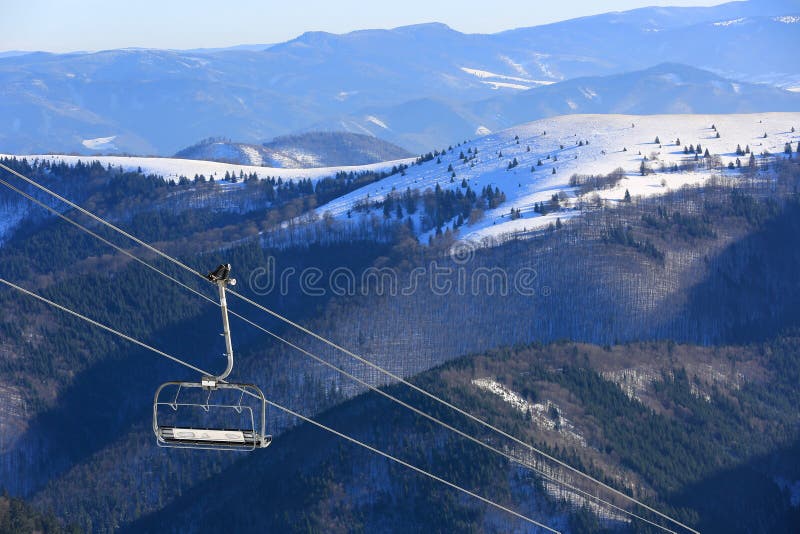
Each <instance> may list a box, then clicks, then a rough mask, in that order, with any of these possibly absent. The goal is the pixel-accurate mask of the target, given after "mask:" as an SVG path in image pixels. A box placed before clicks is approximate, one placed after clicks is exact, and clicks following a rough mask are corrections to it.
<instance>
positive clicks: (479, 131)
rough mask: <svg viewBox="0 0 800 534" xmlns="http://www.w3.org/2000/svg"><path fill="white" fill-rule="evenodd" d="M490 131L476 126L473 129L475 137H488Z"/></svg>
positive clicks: (484, 127)
mask: <svg viewBox="0 0 800 534" xmlns="http://www.w3.org/2000/svg"><path fill="white" fill-rule="evenodd" d="M490 133H492V131H491V130H490V129H489V128H487V127H486V126H478V127H477V128H476V129H475V135H489V134H490Z"/></svg>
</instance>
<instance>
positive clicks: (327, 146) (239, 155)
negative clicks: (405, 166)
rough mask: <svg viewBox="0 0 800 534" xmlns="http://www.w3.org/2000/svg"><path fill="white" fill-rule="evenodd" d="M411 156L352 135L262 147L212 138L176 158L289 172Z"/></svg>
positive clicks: (306, 137)
mask: <svg viewBox="0 0 800 534" xmlns="http://www.w3.org/2000/svg"><path fill="white" fill-rule="evenodd" d="M410 156H412V154H411V153H410V152H408V151H407V150H405V149H403V148H400V147H399V146H397V145H393V144H391V143H388V142H386V141H383V140H382V139H379V138H378V137H374V136H371V135H364V134H356V133H348V132H312V133H306V134H298V135H288V136H282V137H276V138H275V139H273V140H272V141H271V142H269V143H263V144H260V145H257V144H247V143H236V142H231V141H228V140H220V139H214V138H212V139H207V140H204V141H201V142H199V143H197V144H194V145H192V146H190V147H187V148H185V149H183V150H180V151H178V152H177V153H176V154H175V157H176V158H184V159H197V160H209V161H221V162H225V163H236V164H239V165H263V166H267V167H275V168H286V169H297V168H309V167H335V166H339V165H367V164H370V163H379V162H381V161H391V160H397V159H403V158H408V157H410Z"/></svg>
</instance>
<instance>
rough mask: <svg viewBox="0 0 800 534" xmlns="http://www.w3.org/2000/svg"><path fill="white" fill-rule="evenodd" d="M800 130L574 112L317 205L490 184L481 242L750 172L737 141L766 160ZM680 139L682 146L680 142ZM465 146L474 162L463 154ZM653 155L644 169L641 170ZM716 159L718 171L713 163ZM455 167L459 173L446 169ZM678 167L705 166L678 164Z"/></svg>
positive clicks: (336, 206)
mask: <svg viewBox="0 0 800 534" xmlns="http://www.w3.org/2000/svg"><path fill="white" fill-rule="evenodd" d="M712 126H714V127H716V130H715V129H712ZM793 129H794V130H800V113H759V114H746V115H650V116H629V115H568V116H562V117H555V118H551V119H543V120H539V121H535V122H531V123H528V124H525V125H521V126H517V127H514V128H510V129H508V130H504V131H502V132H498V133H494V134H490V135H487V136H485V137H481V138H478V139H475V140H472V141H469V142H466V143H463V144H461V145H460V146H453V147H452V150H446V152H445V153H444V154H443V155H442V156H441V157H440V158H438V159H439V160H440V161H441V163H437V158H434V159H433V160H431V161H428V162H425V163H422V164H419V165H413V166H411V167H410V168H409V169H408V170H407V171H406V173H405V176H401V175H394V176H391V177H389V178H386V179H384V180H381V181H379V182H376V183H374V184H371V185H369V186H366V187H363V188H361V189H358V190H356V191H353V192H352V193H349V194H348V195H345V196H343V197H340V198H338V199H336V200H334V201H332V202H330V203H328V204H326V205H324V206H321V207H319V208H318V210H317V212H318V213H319V214H320V215H322V214H324V213H326V212H328V213H330V214H331V215H333V216H335V217H337V218H340V219H341V218H347V217H348V216H350V217H358V216H366V215H358V213H357V212H358V210H355V208H356V207H357V206H358V205H362V206H363V205H365V204H366V203H374V202H376V201H377V202H380V201H381V200H382V199H384V198H385V197H386V195H387V194H388V193H390V192H392V191H396V192H398V193H403V192H404V191H405V190H406V189H407V188H411V189H418V190H420V191H424V190H425V189H428V188H431V189H432V188H435V187H436V185H437V184H438V185H439V186H440V187H441V188H443V189H451V190H457V189H459V188H463V185H464V184H463V183H462V180H465V181H466V184H467V185H468V186H469V187H470V188H471V189H472V190H474V191H480V190H481V189H482V188H484V187H486V186H491V187H492V188H495V187H496V188H499V189H500V190H501V191H502V192H503V193H505V195H506V201H505V202H504V203H503V204H502V205H500V206H499V207H497V208H494V209H490V210H487V211H486V212H485V214H484V216H483V217H482V218H481V219H480V220H479V221H474V222H472V221H470V222H467V223H465V225H464V226H463V227H461V229H460V234H459V235H460V236H461V237H462V238H465V239H473V240H480V239H482V238H484V237H489V236H498V235H501V234H505V233H513V232H519V231H526V230H533V229H536V228H541V227H543V226H546V225H549V224H551V223H555V221H556V220H557V219H559V218H560V219H561V220H565V219H568V218H570V217H573V216H576V215H577V214H579V210H577V209H575V208H576V207H577V206H578V205H579V204H580V203H582V202H596V201H597V199H598V198H604V199H608V200H610V201H612V202H613V201H622V200H623V199H624V197H625V192H626V191H629V193H630V195H631V196H633V197H636V196H650V195H658V194H662V193H664V192H666V191H669V190H674V189H677V188H680V187H681V186H683V185H684V184H695V183H703V182H704V181H706V180H708V179H709V178H710V177H711V176H712V175H719V174H720V173H722V174H729V175H730V176H732V177H734V178H735V177H737V176H741V173H742V172H743V170H742V169H735V170H729V169H728V168H727V166H728V165H729V164H730V163H733V164H734V166H736V159H737V157H738V159H739V161H740V163H741V165H742V168H745V167H746V166H747V165H748V162H749V157H750V155H749V154H747V155H741V156H737V155H736V150H737V145H738V146H740V148H741V149H742V150H745V148H748V147H749V149H750V151H751V152H752V153H753V154H755V156H756V161H757V162H758V163H759V164H760V162H762V161H763V159H764V156H762V154H763V153H765V152H768V153H769V154H772V155H777V156H783V155H784V154H783V152H784V149H785V146H786V143H791V147H792V151H793V152H795V151H796V150H797V143H798V141H800V133H795V132H793V131H792V130H793ZM765 133H766V135H767V137H766V138H765V137H764V134H765ZM717 134H719V137H718V136H717ZM517 138H518V139H517ZM656 138H658V140H659V143H656V142H655V140H656ZM678 140H679V141H680V145H677V144H676V143H677V141H678ZM698 144H700V146H701V147H702V153H701V154H700V155H696V153H695V152H692V153H691V154H686V153H685V150H686V148H688V147H689V145H691V146H692V147H695V149H696V147H697V145H698ZM528 147H530V151H529V150H528ZM684 147H686V148H684ZM475 150H477V154H475ZM706 150H708V152H709V157H708V158H706V157H705V151H706ZM462 153H463V154H464V155H465V157H466V160H465V159H461V154H462ZM501 154H502V155H501ZM714 156H718V157H719V159H718V160H717V159H716V158H715V157H714ZM645 157H646V158H647V161H645V165H646V169H645V172H646V175H645V176H642V172H641V170H642V169H641V166H642V162H643V160H644V158H645ZM515 160H516V162H517V165H516V166H514V164H513V162H514V161H515ZM540 161H541V165H539V162H540ZM712 164H713V166H715V167H717V168H708V167H709V166H712ZM451 165H452V169H453V171H452V172H450V171H448V170H447V169H448V167H449V166H451ZM675 165H677V166H679V167H684V166H685V167H689V166H690V167H697V168H696V169H693V170H691V171H687V170H684V169H682V168H681V169H678V170H677V171H676V169H675V168H674V166H675ZM510 166H511V167H512V168H509V167H510ZM720 167H723V168H720ZM618 168H622V169H623V170H624V177H622V179H621V180H620V181H619V183H617V184H616V185H614V186H613V187H610V188H607V189H598V190H596V191H592V192H586V191H584V192H583V193H581V192H580V188H579V187H576V186H571V185H570V178H571V177H572V176H573V175H575V174H578V175H600V174H602V175H607V174H609V173H611V172H612V171H614V170H615V169H618ZM453 174H455V177H453ZM562 192H563V194H562V195H561V196H562V200H561V202H560V204H561V208H560V209H559V210H558V211H554V212H551V213H547V214H546V215H541V214H540V213H538V212H536V211H535V204H537V203H545V204H546V203H548V202H549V201H550V200H551V199H552V197H553V195H558V194H559V193H562ZM512 209H514V210H519V218H515V220H512V218H511V210H512ZM354 210H355V211H354ZM448 227H452V222H451V224H449V225H448ZM429 233H430V232H429ZM421 237H422V238H423V239H425V238H426V237H427V236H426V235H424V234H423V235H421Z"/></svg>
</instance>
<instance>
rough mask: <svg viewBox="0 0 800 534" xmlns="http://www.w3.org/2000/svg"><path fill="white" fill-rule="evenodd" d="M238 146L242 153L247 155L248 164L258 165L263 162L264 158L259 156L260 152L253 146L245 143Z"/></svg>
mask: <svg viewBox="0 0 800 534" xmlns="http://www.w3.org/2000/svg"><path fill="white" fill-rule="evenodd" d="M239 148H241V149H242V152H244V155H245V156H247V160H248V161H249V162H250V165H256V166H258V167H260V166H261V165H263V164H264V158H263V157H262V156H261V152H259V151H258V150H256V149H255V148H253V147H251V146H247V145H241V146H240V147H239Z"/></svg>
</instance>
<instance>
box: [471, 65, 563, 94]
mask: <svg viewBox="0 0 800 534" xmlns="http://www.w3.org/2000/svg"><path fill="white" fill-rule="evenodd" d="M461 70H462V71H464V72H466V73H467V74H472V75H473V76H475V77H476V78H479V79H480V80H481V82H482V83H484V84H486V85H489V86H490V87H491V88H492V89H499V88H507V89H517V90H527V89H531V88H532V87H538V86H541V85H550V84H552V83H554V82H552V81H545V80H533V79H531V78H523V77H520V76H507V75H505V74H496V73H494V72H489V71H488V70H480V69H472V68H469V67H461ZM515 70H516V69H515ZM517 72H519V71H517ZM523 72H524V69H523ZM525 74H527V73H525Z"/></svg>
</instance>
